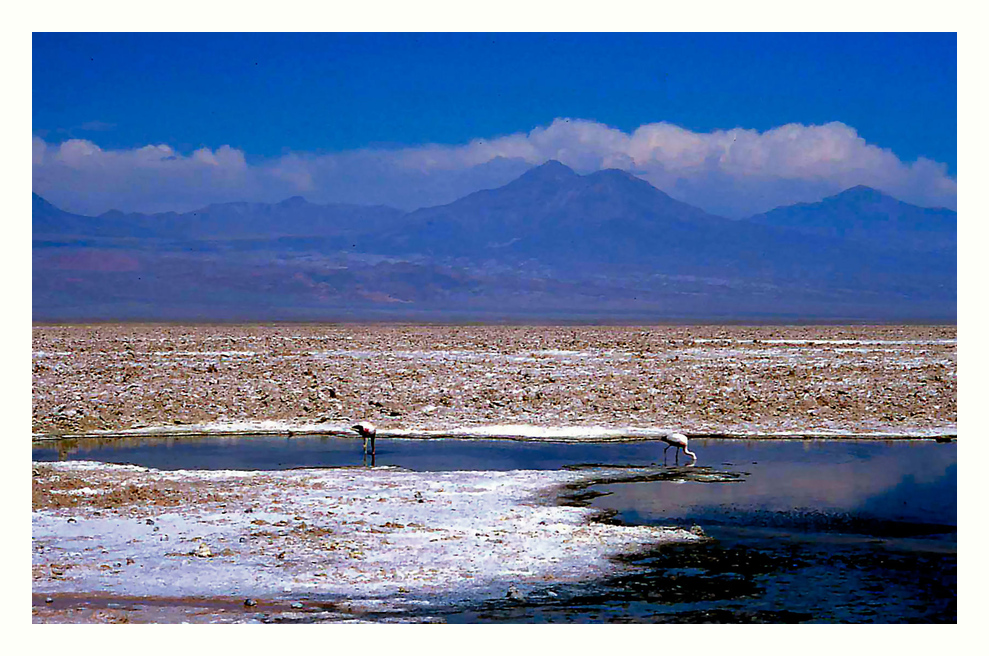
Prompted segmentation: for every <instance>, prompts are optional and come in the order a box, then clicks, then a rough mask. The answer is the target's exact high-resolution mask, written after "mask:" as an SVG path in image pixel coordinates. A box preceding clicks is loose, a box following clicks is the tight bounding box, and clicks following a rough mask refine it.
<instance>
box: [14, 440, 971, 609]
mask: <svg viewBox="0 0 989 656" xmlns="http://www.w3.org/2000/svg"><path fill="white" fill-rule="evenodd" d="M691 448H692V449H693V450H695V451H696V452H697V453H698V456H699V460H698V463H697V467H694V468H683V469H682V470H680V469H676V468H672V469H671V470H670V471H671V472H672V473H674V474H676V475H679V473H680V472H683V473H684V478H690V476H688V475H687V474H689V473H691V472H698V471H701V470H702V469H705V468H711V469H712V470H714V471H720V472H727V473H730V474H734V475H736V477H737V481H736V482H698V481H696V480H663V481H651V482H635V483H617V484H601V485H592V486H590V487H589V488H588V489H586V490H583V491H582V492H583V494H584V496H582V497H580V498H583V499H591V500H590V501H584V503H589V504H590V505H591V506H593V507H595V508H597V509H599V510H601V512H602V516H603V517H604V518H605V519H604V521H614V522H618V523H626V524H653V525H664V526H670V525H677V526H684V527H690V526H693V525H695V524H696V525H699V526H701V527H703V529H704V531H705V532H706V533H707V534H708V535H709V536H711V537H713V538H714V540H713V541H711V542H709V543H706V544H703V545H697V546H668V547H662V548H659V549H657V550H655V551H653V552H650V553H645V554H637V555H635V556H633V557H631V558H630V559H629V560H630V562H631V564H632V565H634V569H633V570H632V573H630V574H625V575H622V576H618V577H615V578H612V579H605V580H594V581H589V582H586V583H582V584H575V585H552V584H546V585H544V586H542V587H534V588H529V589H526V590H525V591H524V594H525V599H522V600H510V599H497V600H493V601H490V602H487V603H484V604H480V605H477V604H475V605H473V606H471V607H469V608H466V609H463V608H460V609H457V610H456V611H451V612H447V613H445V614H442V613H441V614H440V616H441V617H442V619H444V620H446V621H448V622H735V623H737V622H775V623H780V622H787V623H789V622H923V623H943V622H957V571H956V570H957V555H956V552H957V447H956V445H955V444H954V443H951V444H936V443H934V442H933V441H928V440H917V441H907V442H876V441H847V440H842V441H782V440H781V441H741V440H738V441H733V440H700V439H698V440H691ZM671 454H672V451H671ZM60 458H61V459H90V460H102V461H106V462H117V463H131V464H139V465H144V466H150V467H156V468H160V469H178V468H183V469H228V468H229V469H286V468H292V467H336V466H349V465H360V464H361V463H362V448H361V442H360V441H359V440H354V439H343V438H330V437H327V438H314V437H293V438H285V437H238V438H233V439H230V438H215V437H214V438H204V439H195V440H193V439H188V438H181V439H155V440H148V439H142V440H126V441H124V440H119V439H115V440H75V441H71V442H70V441H64V442H62V443H59V444H57V445H51V446H43V447H36V448H35V449H34V459H35V460H56V459H60ZM652 463H658V464H660V465H662V447H661V443H657V442H635V443H609V444H561V443H531V442H515V441H509V440H398V439H380V440H378V442H377V457H376V464H378V465H395V466H400V467H404V468H407V469H413V470H419V471H438V470H455V469H476V470H485V469H488V470H490V469H498V470H507V469H558V468H562V467H571V466H579V465H587V464H596V465H614V466H627V465H634V466H641V465H649V464H652ZM670 463H671V464H672V458H671V459H670ZM595 495H598V496H595ZM592 497H593V498H592ZM571 502H573V501H571ZM433 614H435V611H433Z"/></svg>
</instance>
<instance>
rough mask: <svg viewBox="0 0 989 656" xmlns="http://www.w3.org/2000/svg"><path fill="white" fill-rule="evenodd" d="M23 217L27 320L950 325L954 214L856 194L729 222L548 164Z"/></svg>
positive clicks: (614, 177) (41, 205)
mask: <svg viewBox="0 0 989 656" xmlns="http://www.w3.org/2000/svg"><path fill="white" fill-rule="evenodd" d="M32 208H33V221H32V228H33V229H32V232H33V237H34V242H33V249H32V250H33V267H32V291H33V294H32V302H33V304H34V311H35V317H36V318H37V319H42V318H44V319H64V318H67V317H68V318H71V317H79V316H82V317H85V318H87V319H95V318H104V319H107V320H113V319H116V318H141V319H155V320H159V319H164V320H171V319H182V318H184V317H194V318H196V319H219V320H222V319H224V318H229V317H237V318H238V319H240V320H243V319H244V318H250V317H254V318H256V319H258V320H267V319H275V318H296V319H300V318H304V319H306V320H314V319H320V318H323V319H326V318H339V317H341V316H343V317H352V318H361V317H375V316H378V317H380V316H389V317H394V318H401V317H420V318H422V317H426V316H437V317H442V316H458V317H465V316H484V317H490V316H493V315H492V313H495V314H496V315H498V316H525V317H527V318H528V319H529V320H531V319H532V318H534V317H540V316H545V317H560V316H581V317H584V318H585V319H593V318H594V317H598V318H600V320H602V321H607V320H613V319H614V317H617V316H638V317H643V316H651V317H655V318H656V319H658V320H662V319H663V318H664V317H665V318H677V319H678V320H683V319H685V318H690V317H707V318H709V317H721V318H722V320H725V319H728V320H764V319H765V318H769V317H775V318H776V319H777V320H778V319H780V318H786V320H787V321H795V320H796V321H806V320H808V319H809V318H817V319H822V320H833V319H834V318H836V317H840V318H841V319H842V320H869V321H875V320H881V321H884V320H931V319H937V320H948V321H952V320H954V317H955V311H956V288H957V279H956V268H957V256H956V251H955V244H956V242H957V237H956V230H957V217H956V214H955V213H954V212H951V211H950V210H944V209H925V208H919V207H916V206H913V205H910V204H908V203H903V202H902V201H899V200H897V199H895V198H892V197H890V196H888V195H886V194H884V193H883V192H881V191H878V190H875V189H871V188H868V187H863V186H858V187H853V188H851V189H848V190H846V191H844V192H842V193H840V194H836V195H835V196H831V197H829V198H825V199H823V200H822V201H820V202H818V203H802V204H798V205H792V206H788V207H781V208H777V209H775V210H772V211H771V212H766V213H764V214H760V215H756V216H754V217H751V218H749V219H747V220H731V219H726V218H723V217H719V216H715V215H712V214H708V213H707V212H704V211H703V210H701V209H699V208H697V207H693V206H691V205H688V204H686V203H682V202H680V201H677V200H675V199H674V198H672V197H670V196H669V195H668V194H666V193H664V192H663V191H661V190H659V189H656V188H655V187H653V186H652V185H650V184H649V183H648V182H646V181H645V180H642V179H640V178H637V177H635V176H634V175H631V174H629V173H628V172H625V171H621V170H617V169H606V170H601V171H597V172H594V173H591V174H588V175H579V174H577V173H576V172H574V171H573V170H572V169H570V168H569V167H567V166H565V165H564V164H562V163H560V162H557V161H555V160H551V161H548V162H546V163H545V164H542V165H540V166H537V167H534V168H533V169H531V170H529V171H527V172H526V173H524V174H523V175H521V176H519V177H518V178H516V179H515V180H513V181H511V182H509V183H508V184H505V185H503V186H501V187H498V188H496V189H487V190H482V191H477V192H474V193H472V194H469V195H467V196H465V197H463V198H460V199H458V200H456V201H454V202H452V203H448V204H446V205H442V206H436V207H429V208H423V209H420V210H416V211H414V212H408V213H406V212H402V211H400V210H397V209H394V208H388V207H384V206H377V207H365V206H356V205H344V204H335V205H319V204H315V203H310V202H309V201H307V200H306V199H305V198H303V197H301V196H294V197H291V198H287V199H285V200H283V201H280V202H278V203H247V202H230V203H218V204H213V205H209V206H206V207H203V208H200V209H198V210H195V211H192V212H184V213H176V212H167V213H159V214H140V213H129V214H125V213H123V212H118V211H110V212H106V213H104V214H102V215H100V216H99V217H85V216H80V215H74V214H70V213H67V212H63V211H62V210H60V209H58V208H57V207H55V206H54V205H52V204H51V203H48V202H47V201H46V200H45V199H43V198H41V197H40V196H38V195H36V194H35V195H33V205H32ZM918 255H922V257H918ZM381 313H384V314H381ZM445 313H446V314H445ZM448 313H453V315H449V314H448Z"/></svg>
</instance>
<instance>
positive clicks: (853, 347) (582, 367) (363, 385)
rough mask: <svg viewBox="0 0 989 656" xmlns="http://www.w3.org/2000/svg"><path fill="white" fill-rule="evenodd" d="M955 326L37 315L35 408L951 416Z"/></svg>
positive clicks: (430, 418)
mask: <svg viewBox="0 0 989 656" xmlns="http://www.w3.org/2000/svg"><path fill="white" fill-rule="evenodd" d="M955 339H956V328H955V327H954V326H797V327H780V326H760V327H745V326H659V327H602V326H594V327H588V326H575V327H545V326H527V327H517V326H422V325H414V326H413V325H366V326H365V325H273V326H267V325H242V326H207V325H200V326H171V325H92V326H46V325H39V326H35V327H34V330H33V387H32V389H33V412H32V419H33V423H32V425H33V431H34V433H35V434H36V435H37V434H49V435H50V434H60V433H73V434H78V433H82V432H88V431H94V430H121V429H129V428H134V427H144V426H156V425H174V424H181V423H196V424H198V423H205V422H217V421H220V422H226V421H230V422H235V421H264V420H274V421H283V422H289V423H292V422H298V423H312V422H319V421H326V422H340V421H350V420H355V419H370V420H372V421H375V422H377V423H378V424H379V426H381V427H383V428H386V429H387V428H389V427H391V428H423V429H430V428H432V429H444V428H453V427H459V426H477V425H490V424H532V425H537V426H556V425H587V426H614V427H621V426H657V427H670V428H677V429H679V430H683V431H685V432H688V433H709V432H729V433H730V432H733V431H734V432H753V431H760V432H762V431H764V432H772V431H789V430H808V431H809V430H814V429H839V430H849V431H856V430H858V431H889V432H905V431H917V430H919V431H924V430H934V431H937V430H944V431H947V432H953V431H954V426H955V423H956V421H957V402H956V398H957V379H956V372H957V355H956V342H955V341H954V340H955ZM807 340H810V342H809V343H808V341H807ZM822 340H823V343H822ZM781 341H782V343H781ZM849 342H850V343H849Z"/></svg>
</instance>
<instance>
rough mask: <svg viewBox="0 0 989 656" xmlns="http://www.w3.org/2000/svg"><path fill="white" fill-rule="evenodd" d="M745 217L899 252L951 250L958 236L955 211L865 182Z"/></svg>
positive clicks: (766, 223) (764, 223)
mask: <svg viewBox="0 0 989 656" xmlns="http://www.w3.org/2000/svg"><path fill="white" fill-rule="evenodd" d="M747 220H748V221H751V222H753V223H758V224H760V225H767V226H774V227H778V228H788V229H792V230H797V231H800V232H802V233H805V234H809V235H817V236H822V237H834V238H844V239H848V240H852V241H856V242H860V243H864V244H869V245H871V246H873V247H875V248H882V249H885V250H895V251H901V252H902V251H918V252H932V251H944V252H953V251H954V250H955V248H956V247H957V241H958V240H957V234H958V216H957V214H956V213H955V212H953V211H952V210H948V209H944V208H925V207H917V206H916V205H911V204H909V203H904V202H903V201H899V200H897V199H895V198H893V197H891V196H888V195H886V194H884V193H882V192H881V191H877V190H875V189H871V188H870V187H864V186H858V187H852V188H851V189H847V190H845V191H843V192H841V193H840V194H837V195H835V196H830V197H828V198H825V199H824V200H822V201H820V202H817V203H799V204H797V205H789V206H786V207H778V208H776V209H774V210H772V211H769V212H766V213H765V214H758V215H756V216H753V217H750V218H749V219H747Z"/></svg>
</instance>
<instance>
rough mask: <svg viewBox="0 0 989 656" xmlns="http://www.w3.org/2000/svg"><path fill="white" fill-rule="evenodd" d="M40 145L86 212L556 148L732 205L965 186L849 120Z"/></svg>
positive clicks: (583, 168) (348, 184)
mask: <svg viewBox="0 0 989 656" xmlns="http://www.w3.org/2000/svg"><path fill="white" fill-rule="evenodd" d="M32 156H33V157H32V161H33V169H34V189H35V191H36V192H37V193H39V194H41V195H42V196H45V197H46V198H48V199H49V200H51V201H52V202H53V203H55V204H56V205H59V206H61V207H63V208H65V209H68V210H71V211H75V212H80V213H99V212H102V211H105V210H107V209H110V208H116V209H123V210H139V211H165V210H189V209H194V208H196V207H200V206H202V205H204V204H207V203H211V202H223V201H229V200H251V201H267V202H272V201H278V200H281V199H283V198H285V197H287V196H291V195H297V194H301V195H304V196H306V198H308V199H309V200H311V201H313V202H324V203H325V202H349V203H360V204H385V205H392V206H395V207H400V208H403V209H414V208H416V207H423V206H429V205H437V204H442V203H447V202H451V201H453V200H455V199H457V198H459V197H461V196H463V195H465V194H468V193H470V192H473V191H476V190H478V189H484V188H492V187H496V186H499V185H502V184H505V183H507V182H509V181H510V180H512V179H513V178H515V177H517V176H518V175H519V174H521V173H522V172H524V171H525V170H526V169H528V168H530V167H531V166H534V165H537V164H541V163H543V162H545V161H547V160H549V159H557V160H560V161H561V162H563V163H564V164H567V165H568V166H570V167H572V168H574V169H575V170H577V171H578V172H581V173H589V172H591V171H595V170H599V169H602V168H620V169H624V170H627V171H629V172H631V173H633V174H635V175H637V176H639V177H642V178H644V179H646V180H648V181H649V182H650V183H652V184H653V185H655V186H656V187H658V188H660V189H662V190H664V191H666V192H667V193H669V194H670V195H671V196H673V197H674V198H677V199H679V200H683V201H685V202H688V203H691V204H693V205H697V206H699V207H702V208H703V209H705V210H707V211H709V212H712V213H716V214H721V215H724V216H731V217H743V216H748V215H751V214H754V213H757V212H762V211H766V210H769V209H772V208H773V207H777V206H779V205H784V204H789V203H794V202H801V201H803V202H809V201H816V200H820V199H821V198H823V197H824V196H827V195H831V194H834V193H837V192H839V191H842V190H843V189H847V188H848V187H852V186H855V185H858V184H864V185H868V186H871V187H876V188H878V189H881V190H883V191H885V192H887V193H889V194H891V195H893V196H896V197H897V198H900V199H902V200H905V201H908V202H912V203H916V204H919V205H923V206H945V207H950V208H954V207H955V203H956V194H957V184H956V182H955V180H953V179H952V178H951V177H949V176H948V175H947V167H946V166H945V165H944V164H940V163H937V162H934V161H931V160H928V159H924V158H920V159H918V160H917V161H915V162H903V161H901V160H900V159H899V158H898V157H897V156H896V155H895V154H894V153H893V152H892V151H890V150H889V149H885V148H881V147H880V146H877V145H874V144H869V143H866V141H865V140H864V139H862V138H861V137H859V136H858V134H857V133H856V131H855V130H854V129H853V128H852V127H849V126H847V125H844V124H842V123H828V124H826V125H809V126H808V125H800V124H790V125H783V126H780V127H777V128H773V129H771V130H767V131H765V132H759V131H757V130H749V129H742V128H736V129H732V130H716V131H713V132H709V133H697V132H692V131H690V130H686V129H684V128H681V127H678V126H676V125H671V124H669V123H652V124H648V125H643V126H641V127H639V128H638V129H637V130H635V131H634V132H632V133H631V134H629V133H625V132H623V131H621V130H618V129H616V128H612V127H609V126H606V125H603V124H601V123H597V122H594V121H586V120H573V119H566V118H563V119H556V120H555V121H553V123H551V124H550V125H548V126H541V127H537V128H535V129H533V130H531V131H530V132H528V133H518V134H511V135H506V136H501V137H497V138H494V139H475V140H472V141H471V142H469V143H465V144H459V145H435V144H430V145H423V146H417V147H408V148H398V149H391V150H384V149H364V150H355V151H348V152H342V153H330V154H311V153H290V154H287V155H284V156H282V157H278V158H273V159H269V160H263V161H259V162H256V163H251V164H248V162H247V158H246V156H245V153H243V152H241V151H239V150H237V149H234V148H231V147H229V146H222V147H220V148H217V149H216V150H211V149H209V148H202V149H200V150H196V151H194V152H193V153H191V154H189V155H183V154H180V153H176V152H174V151H173V149H172V148H171V147H169V146H168V145H164V144H162V145H149V146H145V147H143V148H138V149H133V150H120V151H105V150H102V149H101V148H99V147H98V146H97V145H96V144H94V143H92V142H90V141H87V140H81V139H71V140H68V141H65V142H63V143H61V144H59V145H53V144H48V143H46V142H45V141H44V140H42V139H41V138H39V137H35V138H34V144H33V152H32Z"/></svg>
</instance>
